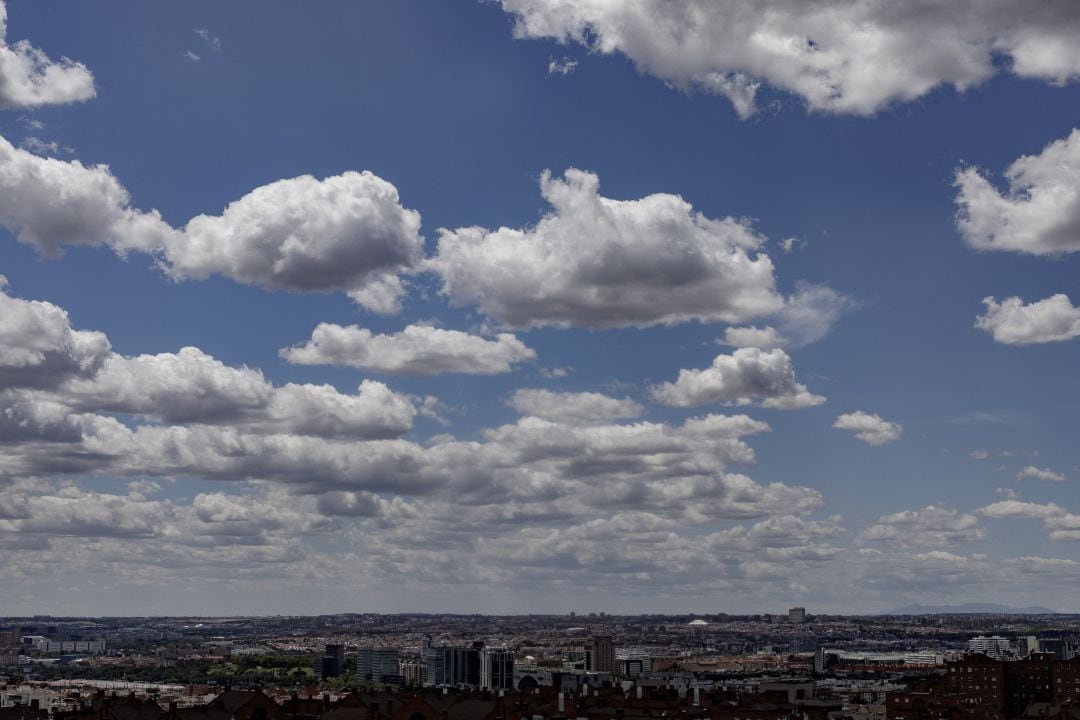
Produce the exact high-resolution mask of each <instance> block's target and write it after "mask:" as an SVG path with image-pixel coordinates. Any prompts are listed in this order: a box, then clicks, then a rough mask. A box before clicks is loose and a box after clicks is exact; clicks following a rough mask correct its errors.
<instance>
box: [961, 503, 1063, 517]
mask: <svg viewBox="0 0 1080 720" xmlns="http://www.w3.org/2000/svg"><path fill="white" fill-rule="evenodd" d="M975 512H977V513H978V514H980V515H983V516H985V517H988V518H1017V517H1019V518H1048V517H1055V516H1059V515H1063V514H1065V510H1064V509H1063V508H1061V507H1060V506H1058V505H1056V504H1054V503H1033V502H1025V501H1023V500H999V501H998V502H996V503H991V504H989V505H987V506H985V507H982V508H979V509H978V510H976V511H975Z"/></svg>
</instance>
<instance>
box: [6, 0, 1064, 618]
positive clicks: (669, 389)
mask: <svg viewBox="0 0 1080 720" xmlns="http://www.w3.org/2000/svg"><path fill="white" fill-rule="evenodd" d="M1077 80H1080V6H1078V5H1077V4H1075V3H1073V2H1070V1H1069V0H1048V1H1047V2H1043V3H1040V4H1039V5H1038V7H1037V8H1036V9H1033V8H1032V7H1031V6H1025V8H1024V9H1023V10H1022V11H1021V10H1020V9H1019V7H1018V6H1017V5H1016V4H1014V3H1009V2H1004V0H1002V1H1001V2H998V1H996V0H994V1H992V2H985V1H983V0H948V1H946V0H927V1H926V2H922V3H918V4H907V5H897V4H894V3H889V2H886V0H872V1H870V2H864V3H850V2H842V1H841V0H820V1H819V2H815V3H803V2H789V1H785V0H766V1H765V2H761V3H754V4H745V3H741V2H735V1H734V0H732V1H727V0H725V1H715V2H714V1H712V0H677V1H674V2H671V1H668V0H620V1H619V2H615V1H613V0H581V1H580V2H568V1H567V0H501V1H496V0H490V1H484V2H472V1H471V0H459V1H458V2H452V3H448V2H438V1H437V0H396V1H395V2H366V3H351V2H345V1H344V0H329V1H328V2H323V3H316V4H308V3H305V4H297V3H291V2H284V1H280V0H263V1H261V2H255V0H237V1H236V2H230V3H219V2H211V1H210V0H191V1H190V2H185V3H144V2H138V1H137V0H120V1H118V2H110V3H100V2H83V3H70V2H61V1H60V0H7V1H6V2H4V1H3V0H0V277H2V280H0V567H3V578H4V579H3V581H2V582H0V614H6V615H16V614H39V613H52V614H72V615H102V614H105V615H125V614H139V615H154V614H200V615H217V614H315V613H329V612H405V611H414V612H482V613H544V612H558V613H567V612H570V611H577V612H579V613H580V612H600V611H604V612H609V613H639V612H672V613H675V612H696V613H717V612H727V613H746V612H782V611H784V610H786V608H787V607H789V606H792V605H802V606H805V607H806V608H807V610H808V611H809V612H811V613H815V612H848V613H870V612H885V611H888V610H890V609H892V608H896V607H899V606H902V605H905V604H907V603H913V602H919V603H924V604H949V603H962V602H969V601H973V600H978V601H987V602H1001V603H1006V604H1013V605H1022V606H1026V605H1035V604H1038V605H1045V606H1049V607H1051V608H1054V609H1056V610H1059V611H1072V612H1080V600H1078V599H1077V598H1080V593H1077V592H1076V590H1077V589H1078V587H1080V493H1078V492H1077V489H1076V487H1077V486H1076V483H1077V482H1080V453H1078V450H1077V447H1078V443H1077V439H1078V438H1077V428H1078V427H1080V340H1078V339H1077V338H1080V306H1078V305H1080V285H1078V282H1077V277H1078V274H1077V270H1078V268H1080V256H1078V253H1080V129H1078V127H1080V84H1078V83H1077Z"/></svg>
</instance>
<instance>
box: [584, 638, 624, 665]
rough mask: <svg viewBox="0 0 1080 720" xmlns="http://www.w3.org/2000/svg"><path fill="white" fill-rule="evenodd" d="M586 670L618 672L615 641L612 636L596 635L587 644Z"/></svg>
mask: <svg viewBox="0 0 1080 720" xmlns="http://www.w3.org/2000/svg"><path fill="white" fill-rule="evenodd" d="M585 669H586V670H590V671H592V672H616V671H617V670H618V665H617V663H616V661H615V639H614V638H613V637H611V636H610V635H594V636H593V637H592V638H591V639H590V640H589V642H588V643H586V644H585Z"/></svg>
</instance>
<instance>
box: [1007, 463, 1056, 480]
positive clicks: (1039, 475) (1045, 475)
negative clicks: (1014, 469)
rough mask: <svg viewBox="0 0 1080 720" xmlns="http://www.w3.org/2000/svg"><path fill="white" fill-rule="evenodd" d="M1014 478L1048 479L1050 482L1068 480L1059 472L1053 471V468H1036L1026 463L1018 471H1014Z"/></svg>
mask: <svg viewBox="0 0 1080 720" xmlns="http://www.w3.org/2000/svg"><path fill="white" fill-rule="evenodd" d="M1016 479H1017V480H1049V481H1050V482H1065V481H1066V480H1068V478H1067V477H1065V476H1064V475H1062V474H1061V473H1059V472H1054V471H1053V470H1046V469H1043V468H1037V467H1035V466H1034V465H1028V466H1027V467H1024V468H1021V469H1020V471H1019V472H1018V473H1016Z"/></svg>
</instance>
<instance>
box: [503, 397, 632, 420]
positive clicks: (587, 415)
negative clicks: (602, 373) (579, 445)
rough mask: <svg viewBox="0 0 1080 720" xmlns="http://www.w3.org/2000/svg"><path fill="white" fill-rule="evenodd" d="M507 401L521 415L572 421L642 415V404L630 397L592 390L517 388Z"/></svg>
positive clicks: (614, 418)
mask: <svg viewBox="0 0 1080 720" xmlns="http://www.w3.org/2000/svg"><path fill="white" fill-rule="evenodd" d="M506 404H507V405H509V406H510V407H512V408H514V409H515V410H517V411H518V412H520V413H522V414H524V415H531V416H533V417H539V418H545V419H547V420H556V421H561V422H567V423H571V424H576V423H586V424H588V423H603V422H609V421H611V420H624V419H627V418H635V417H638V416H639V415H641V413H642V412H643V411H644V408H642V407H641V405H639V404H638V403H636V402H634V401H633V400H631V399H630V398H613V397H610V396H608V395H603V394H601V393H595V392H577V393H570V392H552V391H551V390H541V389H522V390H516V391H515V392H514V394H513V395H511V396H510V398H509V399H508V400H507V403H506Z"/></svg>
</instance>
